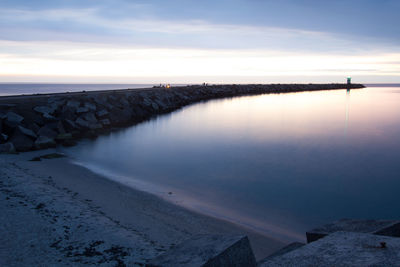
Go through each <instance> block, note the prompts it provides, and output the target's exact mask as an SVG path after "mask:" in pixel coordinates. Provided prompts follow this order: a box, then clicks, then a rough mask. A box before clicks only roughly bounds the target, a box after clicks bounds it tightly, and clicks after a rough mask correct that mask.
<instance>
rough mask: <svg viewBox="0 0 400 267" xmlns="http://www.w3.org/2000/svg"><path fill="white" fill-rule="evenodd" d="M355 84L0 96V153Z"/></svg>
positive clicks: (177, 88) (69, 142) (67, 142)
mask: <svg viewBox="0 0 400 267" xmlns="http://www.w3.org/2000/svg"><path fill="white" fill-rule="evenodd" d="M363 87H364V86H363V85H361V84H350V85H347V84H252V85H235V84H233V85H191V86H179V87H171V88H163V87H160V88H158V87H157V88H151V89H123V90H107V91H91V92H85V91H83V92H78V93H59V94H37V95H22V96H4V97H0V153H12V152H16V151H17V152H19V151H29V150H36V149H45V148H49V147H54V146H56V145H64V146H72V145H74V144H75V142H76V140H78V139H80V138H95V137H97V136H98V135H101V134H104V133H107V132H110V131H112V130H113V129H115V128H116V127H125V126H130V125H134V124H137V123H139V122H142V121H144V120H148V119H150V118H152V117H154V116H156V115H158V114H163V113H168V112H171V111H173V110H176V109H179V108H181V107H183V106H186V105H189V104H192V103H196V102H200V101H205V100H209V99H216V98H224V97H234V96H243V95H256V94H268V93H289V92H301V91H317V90H333V89H355V88H363Z"/></svg>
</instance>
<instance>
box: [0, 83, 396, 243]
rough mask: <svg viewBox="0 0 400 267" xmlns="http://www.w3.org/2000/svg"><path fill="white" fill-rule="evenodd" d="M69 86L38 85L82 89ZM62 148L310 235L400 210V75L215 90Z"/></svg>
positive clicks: (195, 203) (259, 227)
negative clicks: (279, 88)
mask: <svg viewBox="0 0 400 267" xmlns="http://www.w3.org/2000/svg"><path fill="white" fill-rule="evenodd" d="M37 86H38V87H40V85H37ZM64 86H65V87H62V86H61V85H60V86H59V87H51V88H50V86H49V87H47V85H46V86H45V87H40V88H41V89H40V90H42V91H43V92H45V91H46V90H48V91H46V92H50V91H51V92H54V90H59V91H62V90H65V89H64V88H67V87H68V88H69V89H68V90H69V91H72V90H74V89H73V88H75V89H76V90H82V89H83V88H84V87H79V86H78V85H76V87H70V86H71V85H64ZM96 86H97V85H96ZM96 86H94V85H93V87H91V86H87V85H85V89H84V90H89V89H90V88H93V89H96V90H97V89H99V88H100V87H96ZM104 86H105V87H102V88H101V89H114V88H113V87H117V88H125V87H128V88H135V87H133V85H124V86H122V85H118V86H117V85H107V86H106V85H104ZM108 86H111V87H108ZM138 86H139V85H138ZM139 87H142V85H140V86H139ZM0 88H3V89H1V90H2V91H1V92H2V94H8V93H10V91H7V90H5V89H4V88H5V87H4V85H1V87H0ZM8 88H10V87H8ZM14 88H19V89H18V90H20V91H18V92H22V91H23V92H24V93H32V92H33V91H29V90H33V89H32V88H33V87H30V86H28V85H26V86H25V85H23V86H19V87H18V86H15V87H14ZM24 88H25V89H24ZM28 88H31V89H28ZM46 88H47V89H46ZM136 88H137V87H136ZM8 90H9V89H8ZM13 92H14V93H15V92H16V91H13ZM35 92H36V91H35ZM62 151H63V152H65V153H66V154H68V155H69V156H70V158H71V159H72V160H73V161H74V162H75V163H76V164H79V165H82V166H85V167H87V168H89V169H91V170H92V171H94V172H97V173H100V174H102V175H104V176H106V177H108V178H109V179H112V180H115V181H118V182H120V183H123V184H125V185H127V186H131V187H133V188H136V189H139V190H143V191H146V192H149V193H152V194H155V195H158V196H159V197H161V198H163V199H165V200H167V201H170V202H173V203H175V204H177V205H180V206H183V207H186V208H189V209H192V210H195V211H197V212H200V213H203V214H206V215H209V216H214V217H217V218H220V219H225V220H228V221H231V222H234V223H237V224H240V225H242V226H245V227H248V228H251V229H253V230H255V231H258V232H260V233H262V234H265V235H268V236H273V237H275V238H277V239H280V240H282V241H304V238H305V232H306V231H307V230H310V229H312V228H314V227H317V226H320V225H322V224H326V223H330V222H332V221H335V220H338V219H341V218H356V219H399V217H398V214H400V205H398V203H399V202H400V194H399V188H400V157H399V151H400V85H399V84H370V85H367V88H364V89H354V90H330V91H315V92H298V93H285V94H264V95H257V96H241V97H234V98H226V99H218V100H211V101H207V102H202V103H197V104H193V105H190V106H187V107H184V108H182V109H179V110H176V111H174V112H172V113H170V114H166V115H161V116H158V117H156V118H154V119H152V120H149V121H146V122H143V123H141V124H138V125H136V126H132V127H129V128H125V129H121V130H118V131H115V132H112V133H110V134H108V135H104V136H100V137H99V138H97V139H96V140H82V141H80V143H79V145H78V146H75V147H71V148H63V149H62Z"/></svg>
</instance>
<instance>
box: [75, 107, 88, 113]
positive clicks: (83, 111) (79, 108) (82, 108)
mask: <svg viewBox="0 0 400 267" xmlns="http://www.w3.org/2000/svg"><path fill="white" fill-rule="evenodd" d="M88 111H89V109H88V108H87V107H78V108H77V109H76V113H78V114H81V113H86V112H88Z"/></svg>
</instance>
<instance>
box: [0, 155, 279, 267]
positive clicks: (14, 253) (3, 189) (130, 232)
mask: <svg viewBox="0 0 400 267" xmlns="http://www.w3.org/2000/svg"><path fill="white" fill-rule="evenodd" d="M55 151H56V150H55V149H48V150H42V151H33V152H27V153H21V154H18V155H7V154H2V155H0V218H1V219H0V221H1V224H0V232H1V233H2V234H1V235H0V265H2V266H34V265H36V266H38V265H43V264H44V265H46V266H48V265H74V266H77V265H84V264H98V265H105V266H107V265H112V266H115V265H116V264H121V265H123V264H126V265H142V264H144V263H145V262H146V261H147V260H150V259H152V258H154V257H155V256H157V255H159V254H161V253H162V252H164V251H166V250H168V249H169V248H170V247H171V246H174V245H175V244H178V243H180V242H182V241H184V240H185V239H188V238H190V237H191V236H192V235H195V234H212V233H226V234H246V235H247V236H248V237H249V238H250V242H251V245H252V248H253V251H254V253H255V255H256V258H257V259H261V258H263V257H265V256H267V255H269V254H271V253H272V252H274V251H276V250H277V249H279V248H280V247H282V246H284V245H285V244H284V243H282V242H280V241H278V240H275V239H273V238H269V237H266V236H263V235H261V234H258V233H255V232H253V231H252V230H249V229H245V228H242V227H240V226H237V225H235V224H232V223H229V222H227V221H223V220H219V219H216V218H212V217H208V216H205V215H201V214H198V213H196V212H193V211H190V210H187V209H185V208H182V207H179V206H176V205H174V204H172V203H169V202H167V201H165V200H162V199H161V198H159V197H157V196H154V195H151V194H149V193H146V192H142V191H139V190H135V189H133V188H129V187H126V186H124V185H122V184H119V183H117V182H114V181H111V180H109V179H107V178H105V177H103V176H101V175H98V174H95V173H93V172H91V171H89V170H88V169H86V168H84V167H81V166H78V165H75V164H73V163H72V162H71V160H70V159H69V158H66V157H63V158H54V159H41V161H30V160H31V159H32V158H34V157H37V156H41V155H45V154H49V153H54V152H55Z"/></svg>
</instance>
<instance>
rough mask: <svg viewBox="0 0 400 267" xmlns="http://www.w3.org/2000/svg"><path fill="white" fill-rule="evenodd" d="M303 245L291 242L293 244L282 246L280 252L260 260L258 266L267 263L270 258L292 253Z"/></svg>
mask: <svg viewBox="0 0 400 267" xmlns="http://www.w3.org/2000/svg"><path fill="white" fill-rule="evenodd" d="M304 245H305V244H304V243H301V242H293V243H290V244H289V245H287V246H284V247H283V248H281V249H280V250H278V251H276V252H274V253H273V254H271V255H269V256H268V257H266V258H265V259H263V260H261V261H260V262H259V263H258V264H259V265H261V264H263V263H264V262H267V261H269V260H271V259H272V258H275V257H278V256H281V255H283V254H286V253H288V252H290V251H292V250H295V249H298V248H301V247H302V246H304Z"/></svg>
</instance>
